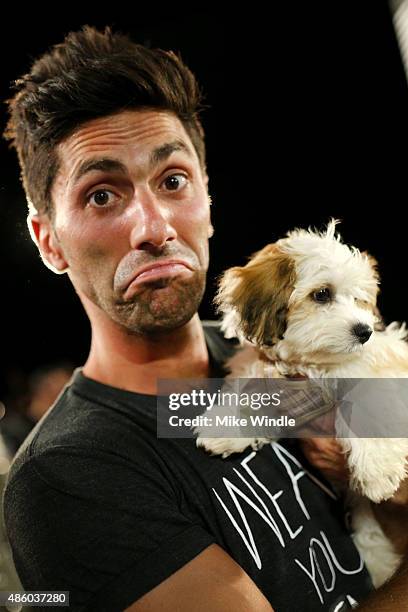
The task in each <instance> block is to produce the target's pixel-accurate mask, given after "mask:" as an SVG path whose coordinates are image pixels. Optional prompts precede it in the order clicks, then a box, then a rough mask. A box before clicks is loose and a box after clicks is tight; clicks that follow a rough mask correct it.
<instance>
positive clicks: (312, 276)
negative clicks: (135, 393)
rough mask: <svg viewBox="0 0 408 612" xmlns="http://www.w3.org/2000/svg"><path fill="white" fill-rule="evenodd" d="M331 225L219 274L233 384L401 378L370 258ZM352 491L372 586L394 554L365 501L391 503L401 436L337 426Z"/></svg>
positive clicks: (402, 354)
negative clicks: (233, 345) (233, 344)
mask: <svg viewBox="0 0 408 612" xmlns="http://www.w3.org/2000/svg"><path fill="white" fill-rule="evenodd" d="M336 223H337V221H334V220H332V221H331V222H330V223H329V225H328V227H327V229H326V231H325V232H323V233H319V232H316V231H312V230H308V231H306V230H302V229H297V230H295V231H292V232H290V233H289V234H288V235H287V237H286V238H284V239H282V240H279V241H278V242H276V243H275V244H269V245H267V246H266V247H265V248H263V249H262V250H261V251H259V252H257V253H255V255H254V256H253V257H252V258H251V259H250V261H249V263H248V264H247V265H246V266H243V267H234V268H231V269H229V270H227V271H226V272H225V273H224V275H223V276H222V277H221V280H220V284H219V291H218V294H217V296H216V303H217V304H218V307H219V310H220V312H221V313H222V314H223V330H224V333H225V335H226V337H238V338H239V339H240V341H241V345H242V348H241V350H240V351H238V352H237V354H236V355H235V356H234V357H233V358H232V359H231V360H230V361H229V363H228V364H227V365H228V367H229V369H230V371H231V374H230V377H232V378H239V377H240V378H251V377H256V378H262V377H284V376H299V375H303V376H306V377H308V378H331V379H334V378H359V379H367V378H406V377H408V344H407V342H406V336H407V331H406V328H405V325H402V326H400V325H398V324H397V323H392V324H391V325H388V327H386V328H384V326H383V325H382V321H381V318H380V315H379V312H378V309H377V305H376V300H377V294H378V285H379V276H378V273H377V270H376V262H375V260H374V259H373V258H372V257H371V256H369V255H367V254H365V253H361V252H360V251H359V250H358V249H356V248H355V247H349V246H347V245H345V244H343V243H342V241H341V238H340V236H339V235H336ZM336 432H337V436H338V440H339V442H340V444H341V446H342V448H343V450H344V452H345V453H347V458H348V465H349V468H350V473H351V482H350V487H351V490H352V491H353V506H354V511H353V526H354V530H355V534H354V539H355V542H356V545H357V547H358V548H359V550H360V552H361V554H362V556H363V558H364V559H365V561H366V565H367V567H368V569H369V571H370V573H371V576H372V579H373V582H374V586H376V587H377V586H379V585H380V584H382V583H383V582H384V581H385V580H386V579H387V578H388V577H390V575H392V573H393V572H394V571H395V569H396V567H397V566H398V563H399V561H400V556H399V555H398V554H397V553H396V552H395V551H394V549H393V547H392V545H391V543H390V542H388V540H387V539H386V537H385V535H384V534H383V532H382V530H381V528H380V526H379V525H378V523H377V522H376V520H375V518H374V515H373V513H372V511H371V507H370V503H369V502H368V501H367V498H368V500H371V501H373V502H376V503H378V502H380V501H382V500H385V499H388V498H390V497H391V496H392V495H393V494H394V493H395V491H396V490H397V489H398V486H399V484H400V483H401V481H402V480H403V479H404V478H405V476H406V474H407V468H408V465H407V457H408V438H407V439H405V438H362V437H361V438H357V437H347V438H346V437H342V433H343V435H347V433H348V432H347V428H346V427H345V425H344V423H343V422H342V421H341V417H339V418H338V419H337V422H336ZM196 433H199V434H200V435H199V436H198V438H197V445H198V446H203V447H204V448H205V449H206V450H207V451H210V452H212V453H213V454H222V456H223V457H226V456H228V455H229V454H230V453H232V452H241V451H243V450H244V449H245V448H246V447H247V446H252V447H253V448H260V447H261V446H262V445H263V444H265V443H266V442H269V441H270V439H267V438H257V439H251V438H234V439H227V438H209V437H204V436H205V435H207V436H208V433H207V434H205V432H200V431H197V430H196Z"/></svg>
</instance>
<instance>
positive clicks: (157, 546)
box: [4, 447, 215, 612]
mask: <svg viewBox="0 0 408 612" xmlns="http://www.w3.org/2000/svg"><path fill="white" fill-rule="evenodd" d="M178 501H179V500H178V492H177V491H175V490H174V489H173V486H172V485H171V483H169V481H168V479H166V478H165V477H164V474H161V473H160V469H154V468H152V465H151V462H149V461H148V460H147V459H146V460H145V461H143V460H141V463H140V465H138V466H135V465H134V463H132V462H130V461H129V460H127V459H125V458H123V457H121V456H119V455H115V454H114V453H113V452H107V451H106V452H105V451H92V456H90V452H89V450H88V449H81V448H70V447H58V448H57V449H53V450H48V451H46V452H44V453H43V454H41V455H40V456H37V457H32V458H31V459H30V460H29V461H28V462H27V463H25V464H24V465H23V466H22V467H21V468H20V469H19V470H18V471H17V473H16V474H15V475H14V477H11V479H10V481H9V483H8V485H7V488H6V492H5V497H4V518H5V522H6V527H7V532H8V535H9V539H10V543H11V546H12V550H13V557H14V561H15V564H16V568H17V571H18V573H19V576H20V579H21V582H22V584H23V586H24V588H25V589H26V590H47V591H50V590H54V591H56V590H62V591H69V592H70V610H74V611H79V610H87V611H88V610H89V611H98V612H118V611H119V610H124V609H125V608H126V607H128V606H129V605H130V604H131V603H133V602H134V601H136V600H137V599H139V598H140V597H141V596H142V595H143V594H145V593H147V592H148V591H150V590H151V589H152V588H154V587H155V586H157V585H158V584H160V583H161V582H162V581H163V580H165V579H166V578H168V577H169V576H170V575H171V574H173V573H174V572H175V571H177V570H178V569H180V568H181V567H182V566H183V565H185V564H186V563H187V562H188V561H190V560H191V559H193V558H194V557H195V556H196V555H198V554H199V553H200V552H202V551H203V550H204V549H205V548H207V547H208V546H209V545H210V544H212V543H213V542H214V541H215V539H214V537H213V536H212V535H211V534H209V533H208V532H207V531H206V530H205V529H204V528H203V527H202V526H201V525H199V524H194V523H193V522H191V520H189V519H188V518H187V517H185V516H184V515H183V514H182V513H181V511H180V509H179V503H178Z"/></svg>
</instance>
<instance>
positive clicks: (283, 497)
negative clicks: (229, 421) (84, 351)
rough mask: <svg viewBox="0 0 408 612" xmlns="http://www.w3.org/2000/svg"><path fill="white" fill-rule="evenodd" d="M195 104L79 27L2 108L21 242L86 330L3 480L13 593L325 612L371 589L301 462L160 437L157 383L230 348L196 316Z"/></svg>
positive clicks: (100, 606)
mask: <svg viewBox="0 0 408 612" xmlns="http://www.w3.org/2000/svg"><path fill="white" fill-rule="evenodd" d="M199 102H200V101H199V95H198V89H197V85H196V82H195V80H194V77H193V76H192V74H191V73H190V71H189V70H188V69H187V68H186V67H185V66H184V65H183V64H182V63H181V61H180V60H179V59H178V58H177V57H176V56H175V55H173V54H172V53H165V52H162V51H157V50H149V49H146V48H143V47H141V46H138V45H135V44H134V43H132V42H131V41H130V40H129V39H128V38H126V37H124V36H121V35H117V34H115V35H114V34H112V33H111V32H110V31H109V30H106V31H105V32H103V33H101V32H98V31H96V30H94V29H92V28H89V27H86V28H84V29H83V30H82V31H80V32H77V33H71V34H70V35H69V36H68V37H67V38H66V40H65V41H64V43H63V44H61V45H58V46H56V47H55V48H54V49H53V50H52V51H51V52H50V53H49V54H47V55H45V56H43V57H42V58H40V59H39V60H38V61H37V62H36V63H35V64H34V65H33V67H32V69H31V72H30V74H29V75H27V76H25V77H24V78H23V79H22V80H21V81H20V83H19V91H18V93H17V94H16V96H15V98H14V100H12V101H11V103H10V112H11V119H10V123H9V127H8V137H9V138H11V139H13V142H14V145H15V147H16V149H17V152H18V155H19V160H20V164H21V167H22V173H23V181H24V187H25V190H26V193H27V197H28V200H29V202H30V206H31V214H30V218H29V222H30V227H31V231H32V236H33V238H34V239H35V241H36V242H37V244H38V248H39V250H40V253H41V255H42V257H43V260H44V262H45V264H46V265H47V266H49V267H51V268H52V269H53V270H54V271H56V272H58V273H62V272H67V273H68V275H69V277H70V279H71V281H72V284H73V286H74V288H75V290H76V292H77V293H78V295H79V297H80V299H81V301H82V303H83V306H84V308H85V310H86V312H87V314H88V317H89V320H90V322H91V326H92V343H91V348H90V353H89V357H88V359H87V361H86V363H85V365H84V367H83V368H82V370H79V371H77V372H76V374H75V376H74V378H73V381H72V383H71V385H69V386H68V387H67V388H66V390H65V392H64V393H63V395H62V396H60V398H59V400H58V401H57V403H56V404H55V405H54V406H53V408H52V409H51V410H50V411H49V412H48V413H47V415H46V416H45V418H43V419H42V421H41V422H40V423H39V425H37V427H36V428H35V429H34V431H33V432H32V433H31V434H30V436H29V438H28V439H27V441H26V442H25V444H24V445H23V447H22V448H21V449H20V451H19V453H18V456H17V458H16V460H15V462H14V465H13V467H12V470H11V473H10V476H9V480H8V486H7V490H6V493H5V498H4V511H5V520H6V525H7V529H8V533H9V537H10V541H11V545H12V548H13V554H14V560H15V563H16V567H17V570H18V572H19V575H20V578H21V581H22V584H23V586H24V588H25V589H26V590H41V591H44V590H48V591H50V590H57V591H70V609H72V610H95V611H96V610H97V611H99V612H100V611H103V610H106V611H118V610H123V609H125V608H126V609H127V610H132V611H147V610H163V611H165V610H166V611H167V610H168V611H170V610H175V609H177V610H180V611H183V612H184V611H187V610H188V611H191V610H197V611H199V610H214V611H216V610H227V609H228V610H229V609H231V610H234V611H238V612H239V611H240V610H242V611H243V610H245V611H252V610H253V611H255V610H256V611H258V612H259V611H263V610H265V611H266V610H269V611H270V610H272V609H275V610H284V611H285V612H288V611H291V610H293V611H295V610H296V611H299V610H333V611H334V610H336V611H337V612H338V611H339V610H343V609H348V608H350V607H351V606H353V605H355V603H356V602H358V601H361V600H362V599H364V597H365V596H366V595H367V593H368V592H369V591H370V589H371V583H370V580H369V577H368V574H367V572H366V570H365V568H364V567H363V564H362V562H361V560H360V558H359V555H358V553H357V551H356V549H355V548H354V546H353V544H352V540H351V538H350V536H349V533H348V531H347V529H346V527H345V525H344V522H343V517H342V512H341V505H340V503H339V502H338V501H337V500H336V498H335V495H334V494H333V492H332V491H331V489H330V487H329V486H328V485H327V484H325V483H324V482H323V481H322V480H321V479H319V478H318V477H316V476H313V475H312V474H310V473H309V472H306V471H305V470H304V469H303V467H302V465H301V462H300V461H301V460H302V461H303V458H302V457H301V455H299V454H298V451H297V449H296V448H294V449H291V448H288V447H285V446H284V445H280V444H274V445H271V446H268V447H264V448H263V449H262V450H261V451H259V452H257V453H255V452H252V451H251V450H248V452H244V453H243V454H242V455H234V456H232V457H230V458H228V459H227V460H225V461H224V460H222V459H221V458H220V457H209V456H208V455H206V454H205V453H204V452H203V451H202V450H200V449H197V448H196V446H195V442H194V440H192V439H166V440H165V439H157V437H156V395H155V394H156V393H157V379H159V378H206V377H209V376H221V375H222V374H223V368H222V366H223V362H224V361H225V359H226V357H227V356H228V355H229V354H231V353H232V351H233V350H234V347H233V346H231V345H230V344H228V343H227V342H226V341H225V340H224V339H223V338H222V336H221V335H220V333H219V332H218V330H217V328H216V327H214V326H213V327H211V326H204V328H203V325H202V324H201V322H200V320H199V318H198V315H197V308H198V305H199V303H200V300H201V298H202V295H203V291H204V285H205V277H206V271H207V266H208V238H209V237H210V236H211V234H212V226H211V221H210V208H209V204H210V202H209V197H208V192H207V182H208V178H207V174H206V166H205V152H204V137H203V133H202V128H201V124H200V121H199V118H198V114H197V113H198V110H199ZM311 452H312V453H313V448H312V451H311ZM407 591H408V587H407ZM372 609H373V610H374V609H376V608H374V607H373V608H372ZM378 609H382V608H378Z"/></svg>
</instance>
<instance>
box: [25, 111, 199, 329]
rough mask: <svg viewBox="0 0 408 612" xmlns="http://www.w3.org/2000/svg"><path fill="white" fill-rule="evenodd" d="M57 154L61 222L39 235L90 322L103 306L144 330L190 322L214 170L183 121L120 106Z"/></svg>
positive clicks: (56, 197) (195, 302)
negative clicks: (209, 171)
mask: <svg viewBox="0 0 408 612" xmlns="http://www.w3.org/2000/svg"><path fill="white" fill-rule="evenodd" d="M57 153H58V156H59V159H60V170H59V172H58V174H57V177H56V179H55V181H54V184H53V188H52V201H53V206H54V210H55V214H54V218H53V223H52V228H51V224H50V223H49V222H47V221H45V222H43V223H44V225H43V229H42V233H41V230H37V235H39V236H40V238H39V244H40V248H41V250H42V253H43V256H44V257H45V258H46V259H47V260H48V262H49V263H51V264H52V265H53V266H54V267H57V268H59V269H63V268H64V266H65V267H68V274H69V276H70V278H71V281H72V283H73V285H74V287H75V289H76V290H77V292H78V294H79V296H80V297H81V299H82V301H83V303H84V305H85V308H86V309H87V311H88V314H89V316H90V317H91V320H92V313H93V312H97V313H98V316H100V315H101V312H103V313H104V315H103V316H106V315H107V316H108V317H109V318H110V319H111V320H113V321H115V322H116V323H118V324H119V325H120V326H121V327H122V328H124V329H126V330H127V331H128V332H130V333H141V334H143V333H151V332H155V331H160V330H166V329H174V328H176V327H179V326H181V325H183V324H184V323H186V322H187V321H189V320H190V319H191V317H192V316H193V315H194V313H195V312H196V311H197V308H198V306H199V303H200V301H201V299H202V296H203V292H204V287H205V277H206V271H207V267H208V237H209V235H210V232H211V224H210V214H209V201H208V194H207V179H206V175H205V173H204V172H203V170H202V168H201V166H200V163H199V161H198V158H197V154H196V152H195V149H194V147H193V145H192V143H191V140H190V138H189V136H188V135H187V133H186V131H185V129H184V127H183V125H182V123H181V122H180V121H179V119H178V118H177V117H176V116H175V115H173V114H171V113H168V112H161V111H156V110H143V111H125V112H121V113H118V114H116V115H112V116H109V117H104V118H101V119H96V120H93V121H90V122H88V123H87V124H84V125H83V126H82V127H81V128H80V129H78V131H77V132H75V133H74V134H73V135H71V136H70V137H68V138H67V139H66V140H64V141H63V142H62V143H60V145H59V146H58V149H57ZM39 227H41V222H40V224H39ZM47 227H48V230H47ZM47 231H49V235H47ZM41 236H42V238H41ZM95 305H96V306H97V307H98V308H97V309H96V310H95Z"/></svg>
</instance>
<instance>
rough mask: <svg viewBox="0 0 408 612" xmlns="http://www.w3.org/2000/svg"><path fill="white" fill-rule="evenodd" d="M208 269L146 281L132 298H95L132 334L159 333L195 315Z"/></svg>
mask: <svg viewBox="0 0 408 612" xmlns="http://www.w3.org/2000/svg"><path fill="white" fill-rule="evenodd" d="M205 285H206V271H205V270H196V271H195V272H194V275H193V276H192V277H190V278H188V279H185V278H181V277H175V278H170V279H158V280H155V281H151V282H146V283H145V284H144V286H143V288H142V290H141V291H140V293H138V294H137V295H135V296H134V297H133V298H131V299H129V300H126V301H125V300H123V299H116V300H114V301H113V302H112V301H110V300H106V299H104V297H103V296H101V295H96V294H94V295H93V296H92V301H94V302H95V303H96V304H97V305H98V306H99V307H100V308H101V309H102V310H103V311H104V312H106V314H107V315H108V316H109V317H110V318H111V319H112V320H113V321H114V322H115V323H117V324H118V325H119V326H120V327H122V329H124V331H125V332H126V333H128V334H130V335H144V336H146V335H156V334H161V333H163V332H166V331H170V330H173V329H177V328H178V327H182V326H183V325H185V324H186V323H188V321H190V319H191V318H192V317H193V316H194V315H195V313H196V312H197V310H198V307H199V305H200V303H201V300H202V298H203V295H204V291H205Z"/></svg>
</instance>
